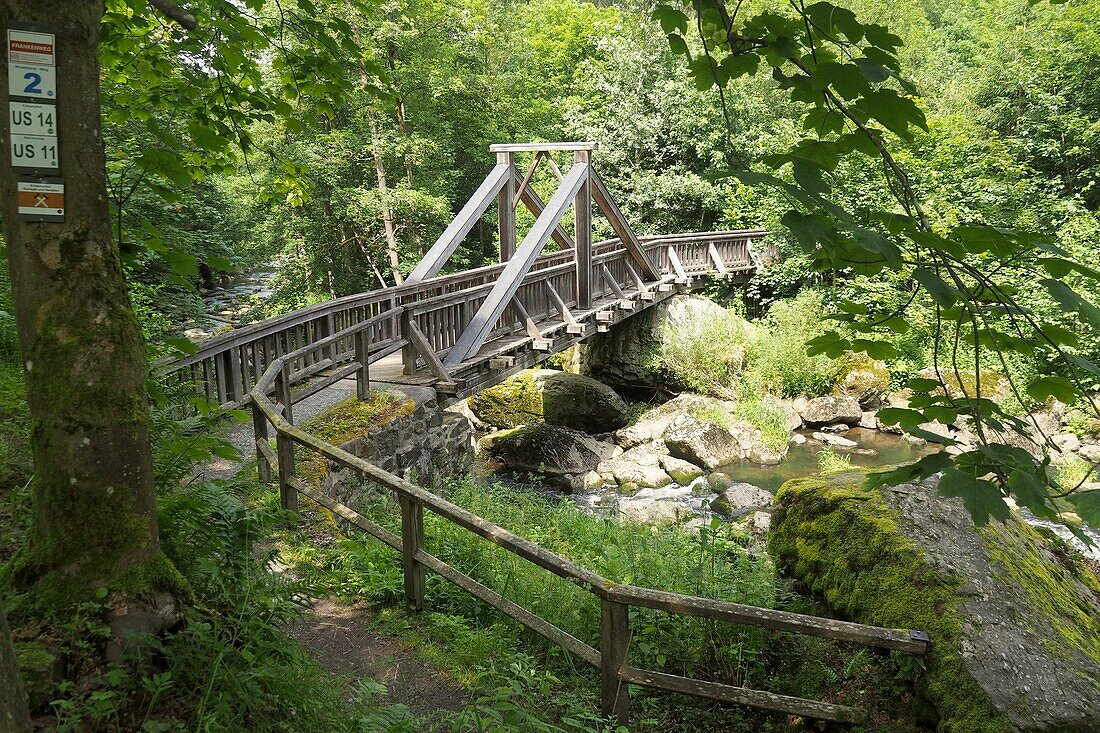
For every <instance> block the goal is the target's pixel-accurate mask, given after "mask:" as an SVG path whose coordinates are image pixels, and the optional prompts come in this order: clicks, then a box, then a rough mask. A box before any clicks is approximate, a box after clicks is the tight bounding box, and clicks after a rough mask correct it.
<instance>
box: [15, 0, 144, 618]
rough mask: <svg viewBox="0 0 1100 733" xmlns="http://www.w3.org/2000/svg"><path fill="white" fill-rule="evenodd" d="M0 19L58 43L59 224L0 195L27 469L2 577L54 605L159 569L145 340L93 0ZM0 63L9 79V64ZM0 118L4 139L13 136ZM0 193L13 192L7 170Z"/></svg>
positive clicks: (29, 8)
mask: <svg viewBox="0 0 1100 733" xmlns="http://www.w3.org/2000/svg"><path fill="white" fill-rule="evenodd" d="M0 7H2V10H0V19H2V20H3V22H4V24H5V25H6V24H8V23H10V22H13V21H15V22H24V23H28V22H29V23H37V24H41V25H42V26H45V27H46V28H49V29H50V30H52V31H53V32H54V33H55V34H56V37H57V43H56V54H57V88H58V92H57V102H58V104H57V119H58V138H59V141H58V142H59V156H60V166H61V170H60V175H61V176H62V177H63V178H64V181H65V221H64V223H29V222H23V221H19V220H18V219H17V216H16V203H15V197H14V196H12V195H8V196H5V209H4V234H5V236H6V238H7V242H8V247H7V250H8V264H9V269H10V272H11V280H12V291H13V293H12V294H13V300H14V304H15V316H16V321H17V323H18V327H19V338H20V342H21V345H22V353H23V365H24V371H25V376H26V382H27V398H28V403H29V407H30V415H31V430H32V432H31V437H32V448H33V454H34V465H35V475H34V480H33V496H34V514H33V517H34V520H33V521H34V526H33V528H32V532H31V539H30V543H31V544H30V546H29V547H28V548H27V550H26V551H25V552H24V553H23V554H22V555H21V556H20V558H18V559H17V561H16V562H15V565H14V568H13V570H12V572H11V577H12V580H14V581H15V583H16V584H17V585H18V586H22V587H27V586H30V585H33V584H37V587H38V589H39V590H41V591H42V592H43V594H44V598H49V599H50V600H51V601H53V602H56V601H62V600H75V599H78V598H80V597H82V596H84V595H86V594H87V593H89V592H90V591H91V590H92V589H94V588H96V587H101V586H104V585H109V584H112V583H119V582H124V581H125V580H126V578H127V576H128V575H132V576H134V577H133V580H134V581H136V582H138V583H139V584H143V583H145V582H148V581H149V579H150V578H151V577H155V576H159V575H163V574H164V573H163V572H162V571H163V558H162V556H161V555H160V548H159V544H158V541H157V527H156V506H155V498H154V491H153V469H152V457H151V449H150V442H149V409H148V400H147V395H146V390H145V376H146V368H147V366H146V359H145V347H144V343H143V341H142V334H141V330H140V328H139V325H138V322H137V319H136V317H135V315H134V311H133V308H132V307H131V304H130V299H129V295H128V293H127V290H126V283H125V280H124V277H123V273H122V266H121V263H120V260H119V253H118V249H117V246H116V245H115V242H114V240H113V238H112V236H111V224H110V214H109V211H108V208H107V186H106V170H105V154H104V148H103V139H102V135H101V133H100V102H99V58H98V33H99V24H100V20H101V18H102V16H103V3H102V2H98V1H95V2H89V0H60V1H59V2H54V3H48V4H43V3H40V2H37V1H33V0H3V2H2V3H0ZM2 66H3V69H4V70H3V71H0V74H5V75H6V73H7V71H6V64H3V65H2ZM9 124H10V120H9V119H8V116H7V115H5V116H4V121H3V122H2V123H0V134H3V136H4V138H5V139H8V135H9V133H10V131H9V129H8V128H9ZM6 163H7V161H5V165H4V166H3V168H2V172H0V179H2V183H3V186H4V190H5V191H8V192H12V191H14V190H15V183H16V175H15V173H14V172H13V171H12V170H11V168H10V167H9V166H8V165H7V164H6Z"/></svg>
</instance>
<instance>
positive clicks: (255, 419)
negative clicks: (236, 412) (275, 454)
mask: <svg viewBox="0 0 1100 733" xmlns="http://www.w3.org/2000/svg"><path fill="white" fill-rule="evenodd" d="M252 433H253V435H255V438H256V445H257V447H256V471H257V473H258V474H259V479H260V483H261V484H266V483H267V482H268V481H270V480H271V464H272V463H274V462H275V461H273V460H272V459H271V458H272V457H271V456H270V455H268V454H267V453H265V452H264V451H263V448H267V449H268V451H270V450H271V447H270V446H269V445H268V444H267V441H268V433H267V417H266V416H264V413H263V410H261V409H260V408H259V407H258V406H257V405H255V404H253V405H252ZM261 446H262V447H261Z"/></svg>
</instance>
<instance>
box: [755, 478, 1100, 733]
mask: <svg viewBox="0 0 1100 733" xmlns="http://www.w3.org/2000/svg"><path fill="white" fill-rule="evenodd" d="M777 500H778V503H777V506H776V508H775V509H774V510H773V513H772V526H771V530H770V532H769V536H768V549H769V551H770V554H771V555H772V556H773V557H774V558H775V559H776V562H777V564H778V565H779V566H780V567H782V568H784V569H786V570H787V571H788V572H790V573H791V574H792V575H794V576H795V577H796V578H797V579H798V580H799V581H801V582H802V583H803V584H804V585H805V587H807V588H812V589H813V591H814V592H815V593H817V594H819V596H820V597H821V598H822V599H823V600H824V602H825V603H827V604H828V606H829V607H830V608H831V609H833V611H834V612H835V613H837V614H839V615H840V616H841V617H843V618H846V619H848V620H852V621H859V622H862V623H870V624H875V625H878V626H886V627H892V628H914V627H915V628H921V629H922V630H924V631H927V632H928V633H929V635H930V637H931V644H930V646H929V648H928V658H927V659H926V662H925V671H924V673H923V675H922V676H921V677H920V678H919V679H918V680H917V682H916V685H917V692H918V694H917V695H914V696H913V698H912V699H913V700H914V704H919V705H920V706H921V707H920V709H921V710H922V711H924V710H928V709H929V708H932V709H934V711H935V716H934V717H936V718H938V719H939V722H938V730H945V731H946V730H951V731H1016V732H1018V733H1052V732H1053V731H1059V732H1063V733H1094V732H1095V731H1098V730H1100V625H1098V623H1097V619H1100V592H1098V590H1097V588H1098V587H1100V584H1098V583H1100V581H1097V578H1096V576H1095V575H1094V574H1093V573H1092V572H1091V571H1090V570H1089V569H1088V567H1087V563H1086V562H1085V561H1084V560H1082V559H1081V558H1080V557H1078V556H1075V555H1074V554H1073V551H1072V550H1071V549H1069V548H1067V547H1066V546H1065V545H1064V544H1060V543H1055V542H1053V541H1052V540H1051V539H1049V537H1047V536H1044V535H1043V534H1041V533H1040V532H1038V531H1036V529H1034V528H1032V527H1029V526H1028V525H1026V524H1024V523H1023V522H1021V521H1020V520H1019V519H1015V518H1010V519H1008V520H1006V521H1004V522H991V523H989V524H988V525H986V526H985V527H982V528H981V529H976V528H975V526H974V522H973V520H972V519H971V517H970V514H969V513H968V512H967V510H966V508H965V506H964V505H963V502H962V500H961V499H957V498H950V499H948V498H944V497H942V496H939V495H938V493H937V491H936V481H935V480H934V479H933V480H929V481H926V482H923V483H920V484H902V485H900V486H896V487H889V488H886V489H884V490H881V491H879V490H873V489H868V488H867V487H866V484H865V476H864V475H863V474H862V473H849V474H839V475H834V476H830V477H827V478H817V477H815V478H810V479H801V480H796V481H791V482H788V483H787V484H786V485H784V487H783V488H782V489H781V490H780V492H779V494H778V497H777ZM917 701H919V703H918V702H917ZM910 714H911V713H910Z"/></svg>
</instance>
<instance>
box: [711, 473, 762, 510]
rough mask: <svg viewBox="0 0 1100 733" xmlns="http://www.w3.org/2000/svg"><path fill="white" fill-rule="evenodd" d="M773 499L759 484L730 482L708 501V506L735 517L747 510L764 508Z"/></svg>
mask: <svg viewBox="0 0 1100 733" xmlns="http://www.w3.org/2000/svg"><path fill="white" fill-rule="evenodd" d="M774 501H775V496H774V495H773V494H772V493H771V492H770V491H767V490H765V489H761V488H760V487H759V486H753V485H752V484H746V483H743V482H738V483H734V484H730V486H729V487H727V488H726V490H725V491H723V492H722V493H721V494H719V495H718V496H716V497H714V499H712V500H711V502H710V508H711V509H713V510H714V511H715V512H716V513H718V514H721V515H722V516H723V517H727V518H737V517H741V516H744V515H745V514H748V513H749V512H753V511H758V510H761V509H766V508H767V507H770V506H771V505H772V502H774Z"/></svg>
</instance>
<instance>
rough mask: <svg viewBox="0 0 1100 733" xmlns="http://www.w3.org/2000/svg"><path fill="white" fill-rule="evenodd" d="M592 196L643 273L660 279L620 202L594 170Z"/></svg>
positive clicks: (652, 278)
mask: <svg viewBox="0 0 1100 733" xmlns="http://www.w3.org/2000/svg"><path fill="white" fill-rule="evenodd" d="M592 196H593V198H595V200H596V205H597V206H599V207H600V210H601V211H603V214H604V216H606V217H607V221H608V223H610V224H611V228H612V229H614V230H615V235H616V236H618V238H619V240H620V241H621V242H622V243H623V246H624V247H626V249H627V251H629V252H630V256H631V257H633V258H634V259H635V260H637V262H638V264H639V265H640V266H641V268H642V274H643V275H645V276H646V277H647V278H649V279H650V280H660V279H661V275H660V272H659V271H658V270H657V267H656V266H655V265H654V264H653V262H652V261H651V260H650V259H649V255H648V254H646V251H645V248H643V247H642V243H641V242H639V241H638V236H637V235H636V234H635V233H634V229H633V228H632V227H631V226H630V224H629V223H627V221H626V217H624V216H623V212H621V211H619V206H618V204H616V203H615V200H614V199H612V198H611V192H610V191H608V190H607V186H605V185H604V182H603V179H601V178H600V174H599V173H596V171H595V170H593V171H592Z"/></svg>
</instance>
